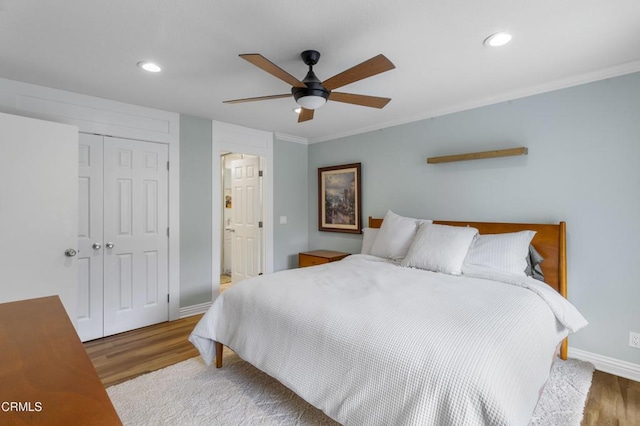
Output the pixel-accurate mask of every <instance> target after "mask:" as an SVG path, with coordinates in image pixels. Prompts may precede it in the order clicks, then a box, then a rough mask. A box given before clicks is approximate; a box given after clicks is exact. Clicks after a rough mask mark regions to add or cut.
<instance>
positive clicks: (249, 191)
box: [220, 152, 265, 292]
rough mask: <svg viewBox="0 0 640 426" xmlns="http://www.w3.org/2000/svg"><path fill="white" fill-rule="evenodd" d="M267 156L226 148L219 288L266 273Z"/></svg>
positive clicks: (222, 160)
mask: <svg viewBox="0 0 640 426" xmlns="http://www.w3.org/2000/svg"><path fill="white" fill-rule="evenodd" d="M263 162H264V159H263V158H262V157H259V156H256V155H250V154H243V153H235V152H225V153H222V154H221V156H220V168H221V171H222V179H221V181H222V188H221V195H222V200H221V203H220V204H221V207H222V212H221V219H222V222H221V235H223V238H222V247H221V254H222V256H220V292H222V291H224V290H225V289H227V288H229V287H231V286H232V285H234V284H237V283H238V282H240V281H242V280H244V279H247V278H251V277H254V276H257V275H260V274H262V273H263V271H264V269H265V265H264V249H265V247H264V236H263V223H264V220H263V217H264V208H263V206H264V203H263V193H264V190H263V185H262V170H263Z"/></svg>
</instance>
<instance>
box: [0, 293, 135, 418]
mask: <svg viewBox="0 0 640 426" xmlns="http://www.w3.org/2000/svg"><path fill="white" fill-rule="evenodd" d="M0 404H1V407H0V424H2V425H47V426H49V425H122V422H121V421H120V419H119V417H118V414H117V413H116V410H115V408H113V405H112V404H111V400H110V399H109V396H108V395H107V392H106V391H105V389H104V387H103V386H102V383H101V382H100V379H99V378H98V375H97V374H96V371H95V369H94V368H93V364H91V360H90V359H89V356H88V355H87V353H86V351H85V349H84V347H83V346H82V343H81V342H80V338H79V337H78V335H77V333H76V331H75V329H74V328H73V324H71V321H70V320H69V317H68V316H67V313H66V311H65V309H64V307H63V306H62V303H61V302H60V299H59V298H58V296H50V297H42V298H38V299H30V300H24V301H20V302H11V303H3V304H0Z"/></svg>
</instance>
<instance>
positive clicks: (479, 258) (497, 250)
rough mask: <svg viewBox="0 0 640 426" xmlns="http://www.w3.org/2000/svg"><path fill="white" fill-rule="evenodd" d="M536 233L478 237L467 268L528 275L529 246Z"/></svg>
mask: <svg viewBox="0 0 640 426" xmlns="http://www.w3.org/2000/svg"><path fill="white" fill-rule="evenodd" d="M535 234H536V233H535V231H520V232H510V233H506V234H486V235H478V236H477V237H476V239H475V241H474V242H473V244H472V245H471V249H470V250H469V254H467V258H466V259H465V261H464V265H463V272H464V269H465V268H466V267H467V266H483V267H485V268H491V269H499V270H501V271H505V272H510V273H512V274H517V275H523V276H524V275H526V273H525V269H526V268H527V257H528V256H529V244H531V240H532V239H533V236H534V235H535Z"/></svg>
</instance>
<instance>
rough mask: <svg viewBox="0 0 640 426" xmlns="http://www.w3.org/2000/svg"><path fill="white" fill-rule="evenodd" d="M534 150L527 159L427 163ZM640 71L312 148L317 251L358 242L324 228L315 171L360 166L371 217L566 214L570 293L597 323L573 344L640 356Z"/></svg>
mask: <svg viewBox="0 0 640 426" xmlns="http://www.w3.org/2000/svg"><path fill="white" fill-rule="evenodd" d="M516 146H526V147H528V148H529V155H527V156H522V157H512V158H501V159H488V160H476V161H466V162H459V163H449V164H437V165H431V164H430V165H427V164H426V161H425V160H426V158H427V157H431V156H439V155H447V154H458V153H466V152H474V151H483V150H489V149H499V148H507V147H516ZM639 161H640V74H637V73H636V74H631V75H627V76H622V77H618V78H614V79H610V80H603V81H600V82H595V83H590V84H585V85H582V86H577V87H573V88H569V89H563V90H559V91H555V92H549V93H545V94H541V95H537V96H531V97H527V98H523V99H518V100H514V101H510V102H505V103H500V104H496V105H491V106H487V107H482V108H477V109H473V110H469V111H465V112H460V113H456V114H451V115H447V116H442V117H437V118H433V119H428V120H423V121H419V122H414V123H410V124H406V125H402V126H397V127H393V128H387V129H384V130H380V131H375V132H370V133H366V134H361V135H357V136H351V137H347V138H343V139H339V140H333V141H328V142H324V143H318V144H313V145H310V146H309V171H308V196H307V197H308V203H309V248H310V249H318V248H326V249H335V250H343V251H348V252H358V251H359V250H360V243H361V237H359V236H353V235H342V234H335V233H328V232H322V233H321V232H318V230H317V214H318V213H317V208H318V207H317V176H316V173H317V168H318V167H323V166H330V165H335V164H343V163H351V162H362V182H363V187H362V190H363V199H362V206H363V216H364V217H363V219H364V220H365V223H366V217H367V216H368V215H373V216H377V217H382V216H383V215H384V213H385V212H386V210H387V209H392V210H393V211H394V212H396V213H398V214H401V215H407V216H413V217H419V218H434V219H450V220H478V221H513V222H542V223H544V222H549V223H554V222H558V221H561V220H564V221H566V222H567V233H568V236H567V238H568V242H567V244H568V265H569V300H571V302H573V303H574V304H575V305H576V306H577V307H578V309H579V310H580V311H581V312H582V313H583V315H584V316H585V317H586V318H587V320H588V321H589V322H590V325H589V326H588V327H587V328H586V329H584V330H582V331H580V332H579V333H577V334H575V335H573V336H572V337H570V343H569V344H570V346H571V347H575V348H579V349H583V350H586V351H589V352H593V353H596V354H601V355H605V356H610V357H613V358H616V359H620V360H624V361H628V362H632V363H636V364H640V350H638V349H633V348H630V347H629V346H628V339H629V331H630V330H631V331H636V332H640V309H639V308H638V302H639V301H640V279H639V278H638V277H640V262H639V261H638V252H639V250H638V242H639V241H640V197H639V189H640V188H639V184H640V166H639V165H638V163H639Z"/></svg>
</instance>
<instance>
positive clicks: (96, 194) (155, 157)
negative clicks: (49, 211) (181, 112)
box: [78, 134, 169, 341]
mask: <svg viewBox="0 0 640 426" xmlns="http://www.w3.org/2000/svg"><path fill="white" fill-rule="evenodd" d="M79 151H80V155H79V160H80V161H79V165H80V167H79V207H80V208H79V232H78V239H79V248H80V253H79V259H78V261H79V263H78V278H79V294H78V332H79V334H80V337H81V339H82V340H83V341H86V340H91V339H95V338H99V337H103V336H109V335H112V334H116V333H120V332H123V331H127V330H132V329H135V328H139V327H144V326H147V325H151V324H156V323H158V322H163V321H167V320H168V319H169V300H168V293H169V285H168V240H169V238H168V170H167V160H168V146H167V145H165V144H159V143H151V142H141V141H133V140H126V139H118V138H111V137H103V136H97V135H85V134H81V135H80V150H79Z"/></svg>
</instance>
